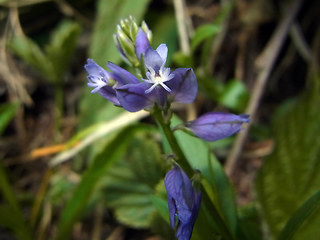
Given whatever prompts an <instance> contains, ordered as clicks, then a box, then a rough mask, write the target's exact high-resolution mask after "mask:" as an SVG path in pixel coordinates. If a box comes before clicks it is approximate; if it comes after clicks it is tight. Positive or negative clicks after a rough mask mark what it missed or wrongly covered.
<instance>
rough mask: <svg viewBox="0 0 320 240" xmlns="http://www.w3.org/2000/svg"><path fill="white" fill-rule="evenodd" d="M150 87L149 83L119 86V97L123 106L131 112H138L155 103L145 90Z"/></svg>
mask: <svg viewBox="0 0 320 240" xmlns="http://www.w3.org/2000/svg"><path fill="white" fill-rule="evenodd" d="M149 87H150V84H148V83H138V84H127V85H124V86H122V87H120V88H117V91H116V92H117V98H118V99H119V102H120V104H121V106H122V107H123V108H124V109H125V110H127V111H129V112H137V111H140V110H142V109H147V108H149V107H151V106H152V105H153V104H154V103H153V101H152V99H150V96H149V94H145V91H146V90H147V89H148V88H149Z"/></svg>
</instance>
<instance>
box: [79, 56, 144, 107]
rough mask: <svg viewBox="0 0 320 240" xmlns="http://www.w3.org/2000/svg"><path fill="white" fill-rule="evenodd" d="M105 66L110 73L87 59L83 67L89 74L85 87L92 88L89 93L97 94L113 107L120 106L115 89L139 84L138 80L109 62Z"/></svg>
mask: <svg viewBox="0 0 320 240" xmlns="http://www.w3.org/2000/svg"><path fill="white" fill-rule="evenodd" d="M107 66H108V68H109V69H110V70H111V71H112V72H108V71H106V70H105V69H103V68H102V67H100V66H99V65H98V64H96V63H95V61H93V60H92V59H88V60H87V64H86V65H85V66H84V68H85V69H86V71H87V73H88V74H89V76H88V77H87V78H88V80H89V82H88V84H87V85H88V86H89V87H93V88H94V89H93V90H92V91H91V93H96V92H97V93H99V94H100V95H101V96H102V97H104V98H105V99H107V100H109V101H111V102H112V103H114V104H115V105H121V104H120V102H119V100H118V98H117V95H116V90H115V89H116V88H117V87H120V86H123V85H125V84H135V83H139V80H138V79H137V78H136V77H135V76H133V75H132V74H131V73H129V72H128V71H126V70H124V69H122V68H121V67H119V66H117V65H115V64H113V63H111V62H109V63H108V64H107Z"/></svg>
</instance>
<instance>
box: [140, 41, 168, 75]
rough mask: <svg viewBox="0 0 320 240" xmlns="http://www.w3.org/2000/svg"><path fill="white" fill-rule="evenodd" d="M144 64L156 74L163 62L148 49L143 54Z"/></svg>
mask: <svg viewBox="0 0 320 240" xmlns="http://www.w3.org/2000/svg"><path fill="white" fill-rule="evenodd" d="M144 62H145V64H146V66H147V67H148V68H152V69H153V70H154V71H155V72H156V73H157V72H159V69H160V67H161V66H162V65H163V63H164V62H163V60H162V58H161V56H160V55H159V53H158V52H157V51H156V50H153V48H152V47H149V48H148V49H147V51H146V53H145V57H144Z"/></svg>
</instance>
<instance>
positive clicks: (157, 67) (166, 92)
mask: <svg viewBox="0 0 320 240" xmlns="http://www.w3.org/2000/svg"><path fill="white" fill-rule="evenodd" d="M137 39H139V40H140V41H141V42H143V43H144V44H136V46H137V53H141V54H143V56H144V63H145V67H146V68H147V69H148V72H147V73H146V78H142V79H141V80H139V79H138V78H137V77H135V76H134V75H133V74H131V73H130V72H128V71H126V70H125V69H123V68H121V67H119V66H117V65H115V64H113V63H111V62H109V63H108V64H107V67H108V68H109V69H110V72H109V71H106V70H105V69H103V68H102V67H100V66H99V65H98V64H96V63H95V62H94V61H93V60H92V59H88V60H87V64H86V65H85V69H86V71H87V72H88V74H89V76H88V80H89V83H88V86H89V87H93V88H94V89H93V90H92V93H95V92H97V93H99V94H100V95H101V96H103V97H104V98H106V99H107V100H109V101H111V102H113V103H114V104H115V105H118V106H122V107H123V108H124V109H125V110H127V111H129V112H136V111H140V110H142V109H146V110H150V109H152V107H153V106H154V105H155V104H156V105H158V106H159V107H161V108H163V107H165V106H168V105H170V103H171V102H182V103H191V102H193V101H194V99H195V98H196V95H197V91H198V84H197V79H196V76H195V74H194V72H193V70H192V69H191V68H178V69H176V70H174V71H172V72H171V70H170V68H167V67H165V63H166V60H167V54H168V48H167V46H166V45H165V44H161V45H160V46H159V47H158V48H157V49H156V50H154V49H153V48H152V47H150V45H149V42H148V44H146V42H147V41H148V39H147V36H146V34H145V33H144V31H142V30H141V31H139V33H138V35H137Z"/></svg>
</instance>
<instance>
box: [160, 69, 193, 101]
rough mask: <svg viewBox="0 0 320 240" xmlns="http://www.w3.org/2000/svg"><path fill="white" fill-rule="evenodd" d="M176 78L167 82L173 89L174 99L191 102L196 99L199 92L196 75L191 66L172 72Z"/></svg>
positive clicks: (172, 95)
mask: <svg viewBox="0 0 320 240" xmlns="http://www.w3.org/2000/svg"><path fill="white" fill-rule="evenodd" d="M172 74H174V78H173V79H171V80H170V81H168V82H167V83H166V85H167V86H168V87H169V88H170V89H171V90H172V93H171V94H170V95H171V98H173V99H172V101H176V102H182V103H191V102H193V101H194V100H195V98H196V96H197V92H198V83H197V78H196V75H195V74H194V72H193V70H192V69H191V68H178V69H176V70H175V71H173V72H172Z"/></svg>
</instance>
